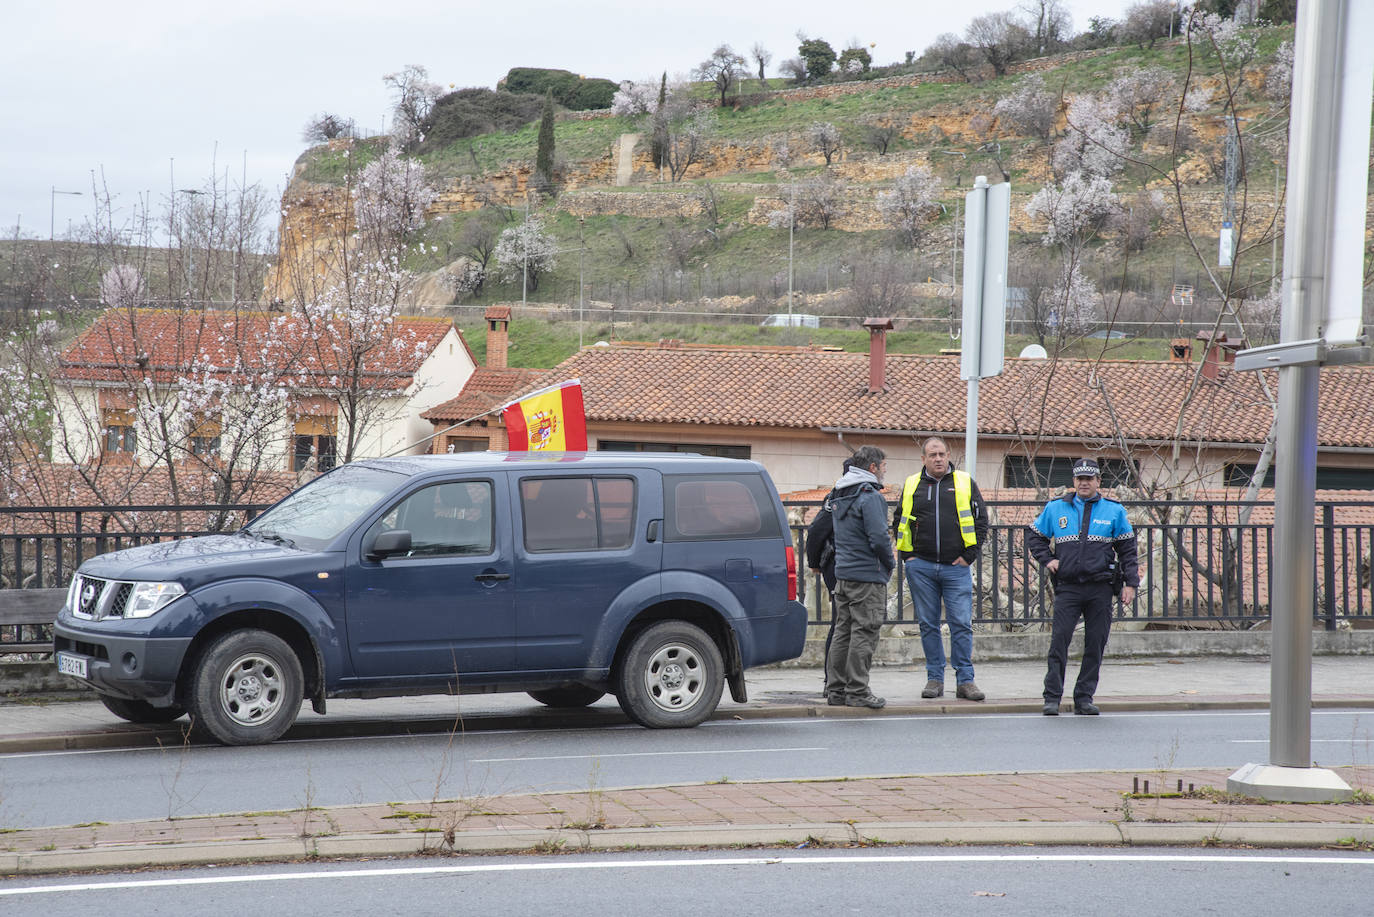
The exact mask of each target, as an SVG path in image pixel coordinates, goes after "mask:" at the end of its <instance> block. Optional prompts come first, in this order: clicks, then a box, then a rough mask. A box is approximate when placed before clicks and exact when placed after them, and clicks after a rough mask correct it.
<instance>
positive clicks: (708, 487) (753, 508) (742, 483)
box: [663, 474, 781, 541]
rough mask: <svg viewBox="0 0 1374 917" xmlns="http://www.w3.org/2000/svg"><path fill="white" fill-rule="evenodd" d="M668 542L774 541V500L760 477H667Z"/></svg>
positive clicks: (776, 531)
mask: <svg viewBox="0 0 1374 917" xmlns="http://www.w3.org/2000/svg"><path fill="white" fill-rule="evenodd" d="M663 486H664V497H665V504H666V506H665V514H666V522H667V529H668V531H667V534H666V536H665V537H666V540H668V541H702V540H706V539H718V538H772V537H775V536H777V535H778V534H779V533H780V531H781V530H780V529H779V527H778V517H777V514H776V513H775V512H774V511H773V500H772V497H771V496H770V495H769V492H768V488H767V486H765V484H764V483H763V478H762V477H761V476H759V475H756V474H718V475H665V476H664V478H663Z"/></svg>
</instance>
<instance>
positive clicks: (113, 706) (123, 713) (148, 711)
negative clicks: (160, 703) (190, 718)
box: [100, 694, 186, 723]
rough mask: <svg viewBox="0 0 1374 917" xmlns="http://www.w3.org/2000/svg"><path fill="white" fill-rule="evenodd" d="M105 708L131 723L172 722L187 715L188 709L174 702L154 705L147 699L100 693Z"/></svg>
mask: <svg viewBox="0 0 1374 917" xmlns="http://www.w3.org/2000/svg"><path fill="white" fill-rule="evenodd" d="M100 702H101V703H102V704H104V705H105V709H106V710H108V711H110V712H111V713H113V714H114V715H115V716H117V717H119V718H120V719H121V720H128V721H129V722H130V723H170V722H172V720H175V719H180V718H181V717H183V716H185V715H186V710H185V709H184V708H182V707H178V706H177V705H176V704H173V705H172V706H170V707H154V706H153V705H152V704H150V703H148V702H147V701H146V700H128V699H126V698H123V697H111V696H110V695H108V694H102V695H100Z"/></svg>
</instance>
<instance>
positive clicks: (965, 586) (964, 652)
mask: <svg viewBox="0 0 1374 917" xmlns="http://www.w3.org/2000/svg"><path fill="white" fill-rule="evenodd" d="M906 582H907V586H908V587H909V588H910V590H911V604H912V605H914V606H915V607H916V618H917V620H918V621H920V622H921V647H922V649H923V650H924V651H925V655H926V678H927V679H929V680H930V681H939V682H943V681H944V680H945V647H944V643H943V642H942V641H941V640H940V603H941V601H943V602H944V606H945V620H946V621H948V622H949V655H950V659H949V665H950V667H951V668H952V669H954V677H955V679H956V681H957V682H958V684H961V685H962V684H966V683H968V682H970V681H973V568H971V567H965V566H963V565H962V564H937V563H932V562H931V561H928V560H922V559H921V558H919V557H910V558H907V560H906Z"/></svg>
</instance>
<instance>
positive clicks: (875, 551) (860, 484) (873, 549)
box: [830, 468, 896, 583]
mask: <svg viewBox="0 0 1374 917" xmlns="http://www.w3.org/2000/svg"><path fill="white" fill-rule="evenodd" d="M834 494H835V495H834V497H833V498H832V499H831V501H830V503H831V512H832V515H833V517H834V525H835V576H836V578H837V579H842V580H853V581H856V582H861V583H886V582H887V581H888V580H889V579H890V578H891V576H892V568H893V567H894V566H896V561H894V560H893V557H892V539H891V538H890V537H888V534H887V501H886V500H885V499H883V494H882V491H880V490H879V489H878V479H877V478H875V477H874V476H873V475H872V474H871V473H869V472H867V471H862V470H860V469H858V468H851V469H850V470H849V471H847V472H845V475H844V477H842V478H840V479H839V480H838V481H836V482H835V491H834Z"/></svg>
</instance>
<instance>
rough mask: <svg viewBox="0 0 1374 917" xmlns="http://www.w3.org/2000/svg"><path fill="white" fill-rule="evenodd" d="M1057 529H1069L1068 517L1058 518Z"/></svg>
mask: <svg viewBox="0 0 1374 917" xmlns="http://www.w3.org/2000/svg"><path fill="white" fill-rule="evenodd" d="M1059 527H1060V528H1061V529H1066V528H1068V527H1069V517H1068V516H1060V517H1059Z"/></svg>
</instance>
